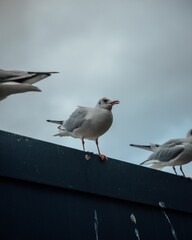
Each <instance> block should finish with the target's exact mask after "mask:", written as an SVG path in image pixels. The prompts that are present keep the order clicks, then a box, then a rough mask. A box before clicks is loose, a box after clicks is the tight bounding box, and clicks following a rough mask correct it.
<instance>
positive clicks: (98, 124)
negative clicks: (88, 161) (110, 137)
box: [47, 97, 120, 160]
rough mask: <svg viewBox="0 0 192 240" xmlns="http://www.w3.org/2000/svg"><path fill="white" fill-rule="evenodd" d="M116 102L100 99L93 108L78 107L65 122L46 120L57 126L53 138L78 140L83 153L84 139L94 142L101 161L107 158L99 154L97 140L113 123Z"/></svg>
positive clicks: (104, 98)
mask: <svg viewBox="0 0 192 240" xmlns="http://www.w3.org/2000/svg"><path fill="white" fill-rule="evenodd" d="M119 103H120V102H119V101H118V100H111V99H109V98H106V97H103V98H101V99H100V100H99V101H98V103H97V104H96V106H95V107H93V108H91V107H82V106H79V107H78V108H77V109H76V110H75V111H74V112H73V113H72V114H71V115H70V116H69V118H68V119H67V120H66V121H57V120H47V121H48V122H51V123H56V124H59V125H60V126H59V127H58V128H59V130H60V131H59V133H57V134H55V135H54V136H60V137H64V136H70V137H73V138H80V139H81V141H82V145H83V150H84V151H85V141H84V139H88V140H94V141H95V143H96V146H97V150H98V154H99V156H100V158H101V160H107V157H106V156H105V155H103V154H101V152H100V149H99V144H98V138H99V137H100V136H101V135H103V134H104V133H105V132H107V131H108V130H109V128H110V127H111V125H112V122H113V115H112V112H111V110H112V107H113V106H114V105H115V104H119Z"/></svg>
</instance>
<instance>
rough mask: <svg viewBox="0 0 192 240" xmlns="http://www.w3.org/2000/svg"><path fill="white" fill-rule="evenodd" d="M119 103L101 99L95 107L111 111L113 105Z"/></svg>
mask: <svg viewBox="0 0 192 240" xmlns="http://www.w3.org/2000/svg"><path fill="white" fill-rule="evenodd" d="M119 103H120V102H119V101H118V100H111V99H109V98H106V97H103V98H101V99H100V100H99V101H98V103H97V105H96V107H99V108H104V109H108V110H111V109H112V107H113V105H115V104H119Z"/></svg>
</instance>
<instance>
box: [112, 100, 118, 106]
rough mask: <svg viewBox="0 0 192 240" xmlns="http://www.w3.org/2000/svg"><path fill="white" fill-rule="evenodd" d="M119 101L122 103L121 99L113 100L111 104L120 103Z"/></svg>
mask: <svg viewBox="0 0 192 240" xmlns="http://www.w3.org/2000/svg"><path fill="white" fill-rule="evenodd" d="M119 103H120V101H119V100H113V101H111V104H112V105H115V104H119Z"/></svg>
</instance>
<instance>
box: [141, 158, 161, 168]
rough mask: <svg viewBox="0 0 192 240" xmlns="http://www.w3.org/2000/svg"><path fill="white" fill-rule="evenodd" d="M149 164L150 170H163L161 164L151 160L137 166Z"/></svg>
mask: <svg viewBox="0 0 192 240" xmlns="http://www.w3.org/2000/svg"><path fill="white" fill-rule="evenodd" d="M150 164H152V165H151V166H150V167H151V168H155V169H161V168H163V166H162V163H161V162H160V161H158V160H152V159H150V160H145V161H144V162H142V163H140V164H139V165H140V166H141V165H150Z"/></svg>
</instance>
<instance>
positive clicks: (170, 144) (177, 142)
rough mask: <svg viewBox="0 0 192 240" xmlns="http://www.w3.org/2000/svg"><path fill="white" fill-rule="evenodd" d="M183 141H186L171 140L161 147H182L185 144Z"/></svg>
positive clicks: (179, 139) (180, 139)
mask: <svg viewBox="0 0 192 240" xmlns="http://www.w3.org/2000/svg"><path fill="white" fill-rule="evenodd" d="M183 141H184V139H183V138H178V139H171V140H169V141H167V142H165V143H163V144H162V145H161V146H162V147H174V146H176V145H181V144H182V143H183Z"/></svg>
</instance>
